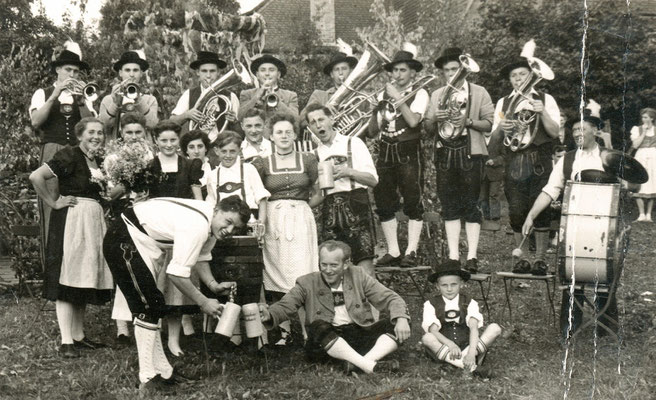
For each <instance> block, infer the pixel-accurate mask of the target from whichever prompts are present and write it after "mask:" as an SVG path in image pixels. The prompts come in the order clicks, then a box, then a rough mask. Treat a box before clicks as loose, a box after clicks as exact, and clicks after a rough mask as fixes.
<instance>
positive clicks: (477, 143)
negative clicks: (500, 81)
mask: <svg viewBox="0 0 656 400" xmlns="http://www.w3.org/2000/svg"><path fill="white" fill-rule="evenodd" d="M463 54H464V53H463V51H462V50H461V49H459V48H457V47H451V48H447V49H445V50H444V51H443V52H442V55H441V56H440V57H439V58H438V59H437V60H435V67H437V68H438V69H440V70H441V71H442V74H443V75H444V78H445V81H446V82H449V81H450V80H451V78H452V77H453V76H454V75H456V74H457V73H458V71H459V70H460V68H461V67H462V65H461V63H460V57H461V56H462V55H463ZM454 84H455V85H456V86H457V87H455V90H456V91H457V93H455V94H454V95H452V96H456V97H457V98H458V100H460V99H462V100H464V101H465V102H466V106H465V109H464V112H462V111H461V110H460V109H458V110H457V112H456V113H455V115H453V114H454V113H453V110H450V109H441V107H440V103H441V102H442V98H443V97H444V95H445V91H447V90H450V87H449V86H443V87H441V88H439V89H437V90H436V91H434V92H433V94H432V95H431V101H430V106H429V107H428V112H427V113H426V120H425V122H424V126H425V128H426V131H427V132H429V133H432V134H434V135H435V147H436V149H435V164H436V165H435V167H436V169H437V194H438V196H439V198H440V203H441V204H442V216H443V218H444V228H445V231H446V238H447V243H448V246H449V258H450V259H451V260H459V259H460V252H459V248H458V245H459V243H460V227H461V222H460V221H461V219H464V221H465V233H466V234H467V262H466V266H465V268H466V269H467V270H468V271H469V272H471V273H476V272H478V259H477V250H478V239H479V235H480V233H481V222H482V215H481V211H480V209H479V208H478V199H479V196H480V190H481V182H482V174H483V165H484V163H485V158H487V155H488V152H487V146H486V143H485V138H486V136H489V134H488V132H490V130H491V128H492V120H493V114H494V106H493V105H492V99H491V98H490V95H489V94H488V92H487V90H485V88H484V87H482V86H479V85H476V84H474V83H471V82H468V81H467V80H466V79H463V80H462V81H460V82H454ZM458 107H460V105H458ZM445 124H452V125H453V127H454V129H455V130H456V132H460V135H459V136H457V137H455V138H452V139H451V138H443V137H441V136H440V135H439V134H438V131H439V130H440V129H441V128H443V127H444V125H445Z"/></svg>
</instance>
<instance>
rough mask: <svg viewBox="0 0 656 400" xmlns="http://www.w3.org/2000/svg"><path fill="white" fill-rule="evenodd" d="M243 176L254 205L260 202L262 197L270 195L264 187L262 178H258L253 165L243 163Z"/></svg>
mask: <svg viewBox="0 0 656 400" xmlns="http://www.w3.org/2000/svg"><path fill="white" fill-rule="evenodd" d="M244 177H245V178H246V181H247V186H248V192H250V195H251V196H252V199H253V200H254V202H255V204H254V205H258V204H260V201H262V199H266V198H268V197H270V196H271V193H269V191H268V190H266V189H265V188H264V184H262V178H260V174H258V173H257V170H256V169H255V167H254V166H253V165H251V164H248V163H244ZM246 197H248V193H247V194H246ZM249 205H250V204H249Z"/></svg>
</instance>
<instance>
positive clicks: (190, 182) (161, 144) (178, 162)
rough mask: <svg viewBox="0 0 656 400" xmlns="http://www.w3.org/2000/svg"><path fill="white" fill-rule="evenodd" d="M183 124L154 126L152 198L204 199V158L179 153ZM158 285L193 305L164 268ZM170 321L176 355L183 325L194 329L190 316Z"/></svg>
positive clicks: (170, 300) (169, 296) (178, 301)
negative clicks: (154, 149)
mask: <svg viewBox="0 0 656 400" xmlns="http://www.w3.org/2000/svg"><path fill="white" fill-rule="evenodd" d="M181 130H182V127H181V126H180V125H178V124H176V123H175V122H172V121H170V120H164V121H160V122H159V123H158V124H157V125H156V126H155V128H154V129H153V138H154V139H155V144H156V146H157V149H158V153H157V155H156V156H155V158H154V159H153V161H152V163H151V165H150V172H151V173H152V174H153V179H152V184H151V187H150V189H149V197H150V198H156V197H179V198H183V199H196V200H202V199H203V197H202V193H201V185H200V179H201V178H202V177H203V169H202V165H203V161H202V160H201V159H193V160H192V159H188V158H186V157H182V156H180V155H179V154H178V152H179V150H180V131H181ZM171 256H172V250H167V251H166V252H165V259H164V263H163V264H162V265H165V266H166V265H168V263H169V261H170V260H171ZM191 279H192V281H193V282H194V284H196V285H198V277H197V276H196V275H195V274H194V273H193V271H192V276H191ZM157 286H158V287H159V288H160V290H161V291H162V292H163V293H164V298H165V300H166V304H168V305H173V306H182V305H193V304H194V303H193V301H191V299H188V298H186V297H185V296H184V295H183V294H182V292H181V291H180V290H178V288H176V287H175V285H174V284H173V282H172V281H171V280H170V279H168V277H167V275H166V273H165V272H164V271H162V272H161V273H160V274H159V276H158V277H157ZM166 320H167V324H168V343H167V344H168V348H169V350H170V351H171V354H173V355H174V356H176V357H177V356H181V355H183V354H184V353H183V351H182V349H181V348H180V331H181V329H182V328H183V327H184V333H185V334H186V335H192V334H193V333H194V328H193V325H192V323H191V318H189V317H188V316H186V317H184V318H182V316H181V315H179V314H178V315H170V316H168V317H167V318H166Z"/></svg>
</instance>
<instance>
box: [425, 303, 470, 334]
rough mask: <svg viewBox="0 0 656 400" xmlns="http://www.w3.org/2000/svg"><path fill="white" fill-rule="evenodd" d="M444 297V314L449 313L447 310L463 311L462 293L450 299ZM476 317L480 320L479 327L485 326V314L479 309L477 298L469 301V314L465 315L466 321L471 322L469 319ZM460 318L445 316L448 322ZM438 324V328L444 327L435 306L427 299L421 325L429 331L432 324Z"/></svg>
mask: <svg viewBox="0 0 656 400" xmlns="http://www.w3.org/2000/svg"><path fill="white" fill-rule="evenodd" d="M442 299H443V300H444V314H445V315H446V314H447V311H451V310H454V311H461V310H460V306H459V304H458V302H459V301H460V294H458V295H457V296H456V297H454V298H453V299H451V300H449V299H447V298H446V297H444V296H442ZM470 318H474V319H475V320H476V321H478V328H479V329H480V328H482V327H483V314H481V311H480V310H479V309H478V303H477V302H476V300H474V299H472V300H471V301H470V302H469V305H468V306H467V316H466V317H465V323H466V324H468V323H469V319H470ZM458 319H459V317H458V318H445V320H446V321H447V322H451V321H458ZM433 324H435V325H437V329H438V330H439V329H442V323H441V322H440V320H439V319H438V318H437V316H436V315H435V307H433V305H432V304H431V302H430V301H426V302H425V303H424V315H423V318H422V321H421V327H422V329H423V330H424V332H428V330H429V329H430V327H431V325H433Z"/></svg>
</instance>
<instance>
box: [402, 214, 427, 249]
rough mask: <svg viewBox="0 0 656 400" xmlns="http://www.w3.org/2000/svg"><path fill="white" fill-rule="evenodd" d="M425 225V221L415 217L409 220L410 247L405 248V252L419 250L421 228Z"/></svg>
mask: <svg viewBox="0 0 656 400" xmlns="http://www.w3.org/2000/svg"><path fill="white" fill-rule="evenodd" d="M423 227H424V221H421V220H419V221H417V220H414V219H411V220H409V221H408V248H407V249H406V250H405V254H410V253H411V252H413V251H415V252H416V251H417V247H419V238H420V237H421V229H422V228H423Z"/></svg>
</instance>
